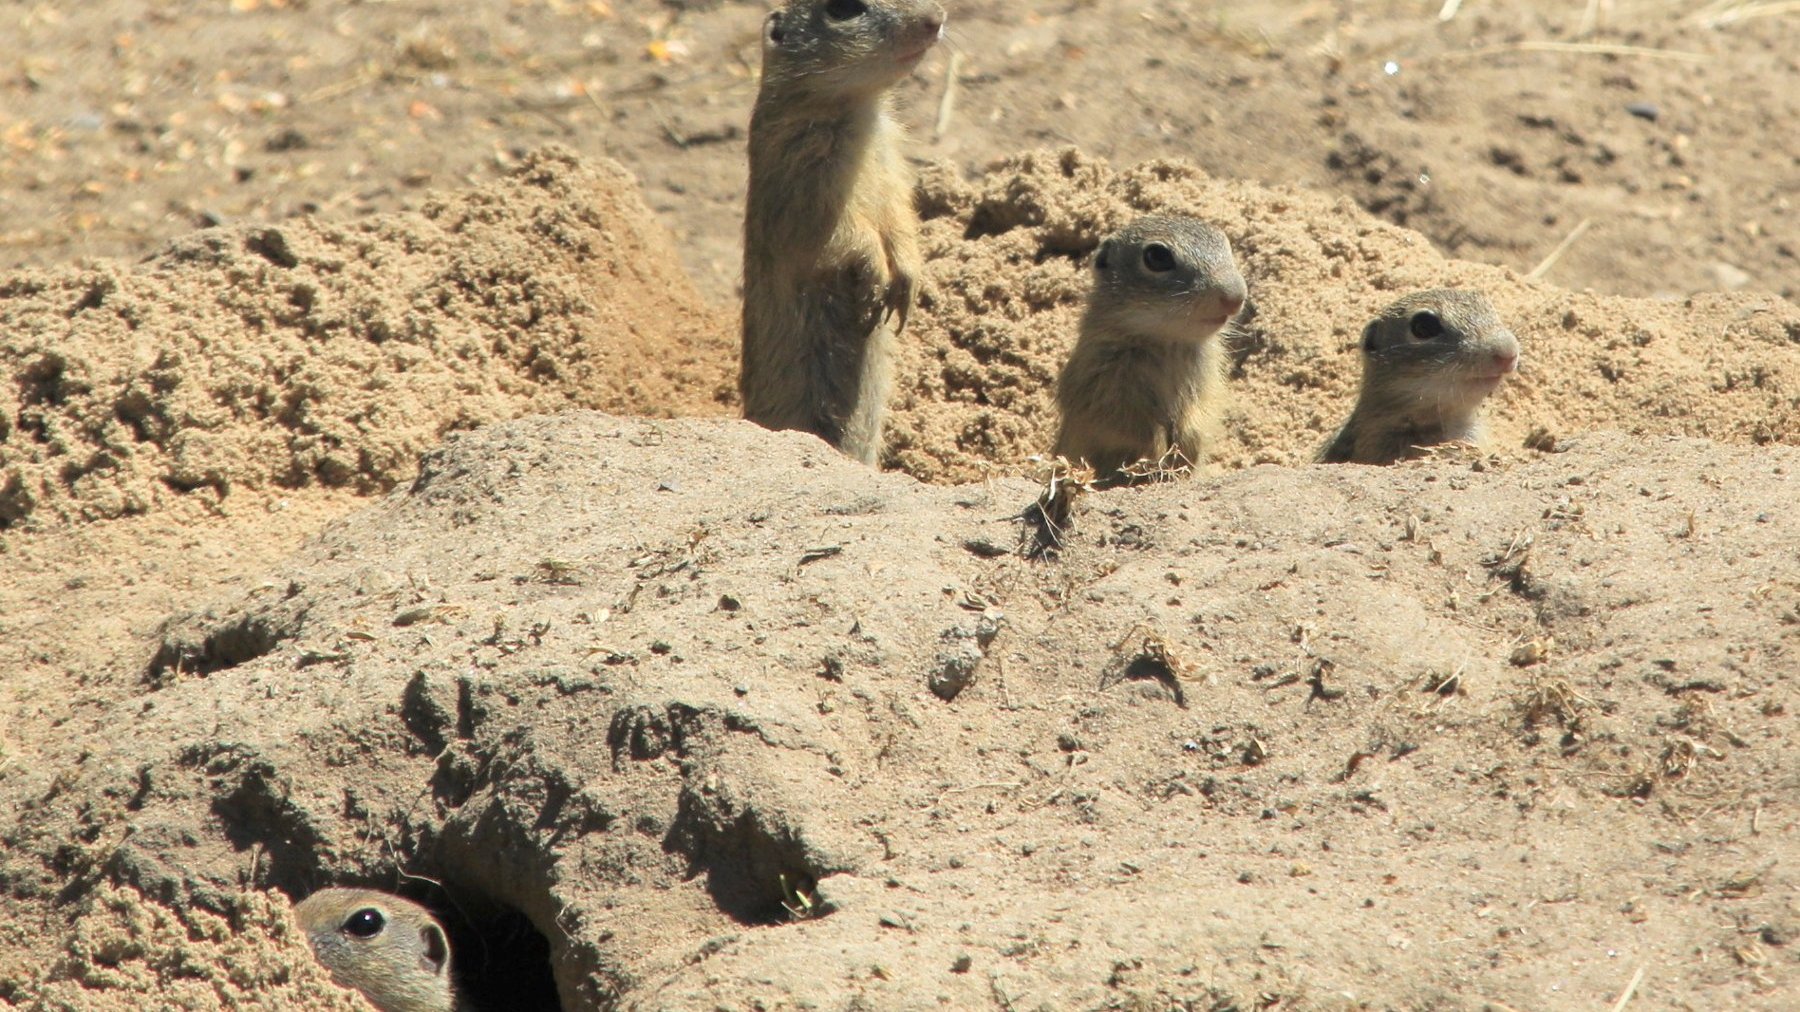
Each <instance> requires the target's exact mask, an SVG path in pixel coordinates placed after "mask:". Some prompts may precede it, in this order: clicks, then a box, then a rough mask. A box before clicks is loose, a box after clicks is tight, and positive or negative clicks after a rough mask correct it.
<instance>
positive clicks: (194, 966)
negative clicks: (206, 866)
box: [0, 885, 370, 1012]
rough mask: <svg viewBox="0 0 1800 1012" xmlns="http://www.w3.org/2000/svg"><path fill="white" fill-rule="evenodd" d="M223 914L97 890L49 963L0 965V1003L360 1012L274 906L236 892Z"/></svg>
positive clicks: (362, 1006)
mask: <svg viewBox="0 0 1800 1012" xmlns="http://www.w3.org/2000/svg"><path fill="white" fill-rule="evenodd" d="M226 906H227V909H225V910H224V911H222V912H217V913H215V912H212V911H208V910H204V909H200V908H198V907H187V908H179V909H173V908H170V907H168V906H166V905H164V904H162V903H159V902H157V901H155V900H153V899H150V898H148V897H146V896H144V895H143V894H142V893H140V892H139V891H138V890H136V889H133V888H131V887H129V886H126V887H119V886H110V885H102V886H99V887H97V888H95V889H94V890H93V891H91V892H90V893H88V895H87V896H85V897H84V898H83V899H82V900H81V901H80V903H79V905H78V907H77V910H76V912H75V913H74V915H73V918H72V924H71V926H70V927H69V929H68V936H67V937H68V944H67V946H66V947H65V948H64V949H63V951H62V952H61V953H60V954H59V955H57V956H56V957H54V958H53V959H51V960H48V961H46V962H40V963H38V964H36V965H6V964H0V1000H4V1001H6V1002H8V1003H9V1004H10V1003H12V1001H13V999H16V998H22V997H29V998H30V999H31V1002H30V1004H29V1007H31V1008H36V1009H71V1010H73V1009H81V1010H83V1012H129V1010H132V1009H143V1008H149V1007H152V1006H154V1007H156V1008H167V1009H212V1008H244V1007H256V1008H282V1007H287V1008H305V1009H318V1010H320V1012H370V1006H369V1004H368V1003H367V1002H365V1001H364V1000H363V999H362V998H361V996H359V995H357V994H356V993H355V992H352V991H347V990H345V989H344V988H341V987H338V986H337V985H336V984H334V983H333V982H332V980H331V977H330V975H329V974H328V973H326V971H325V969H324V968H323V967H322V966H320V965H319V964H318V962H317V961H316V960H314V959H313V954H312V950H311V949H310V948H309V947H308V946H307V943H306V938H305V936H304V935H302V934H301V932H300V929H299V926H298V925H296V924H295V923H294V918H293V913H292V908H291V907H290V906H289V905H288V903H287V902H286V901H285V900H284V899H282V898H281V897H279V896H278V895H275V894H270V893H262V892H240V893H237V894H235V895H233V896H232V897H231V898H230V901H229V902H228V903H227V905H226Z"/></svg>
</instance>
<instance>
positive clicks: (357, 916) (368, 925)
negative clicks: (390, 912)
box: [344, 907, 387, 938]
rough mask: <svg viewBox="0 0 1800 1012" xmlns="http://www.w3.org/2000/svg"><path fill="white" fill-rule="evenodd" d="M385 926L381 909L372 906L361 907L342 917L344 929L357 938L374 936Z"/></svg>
mask: <svg viewBox="0 0 1800 1012" xmlns="http://www.w3.org/2000/svg"><path fill="white" fill-rule="evenodd" d="M386 926H387V918H385V917H383V916H381V911H379V910H377V909H375V908H374V907H363V908H362V909H361V910H358V911H357V912H356V913H353V914H351V915H350V916H349V917H346V918H344V931H345V932H346V933H348V934H352V935H355V936H356V937H358V938H374V937H375V936H376V935H379V934H381V929H382V928H384V927H386Z"/></svg>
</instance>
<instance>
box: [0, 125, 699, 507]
mask: <svg viewBox="0 0 1800 1012" xmlns="http://www.w3.org/2000/svg"><path fill="white" fill-rule="evenodd" d="M731 341H732V339H731V334H730V328H729V325H728V324H727V322H726V319H725V317H724V316H723V314H721V313H719V312H718V311H716V310H715V309H714V308H712V307H710V306H708V305H706V304H705V303H704V302H703V301H702V300H701V298H700V297H699V296H698V294H697V293H696V292H695V290H694V288H693V285H692V284H691V283H690V282H689V281H688V279H687V278H686V276H685V275H684V274H683V273H682V271H681V268H680V264H679V261H678V259H677V258H676V257H675V255H674V252H673V250H672V249H671V247H670V245H669V242H668V240H667V238H666V236H665V235H664V234H663V233H662V231H661V228H660V226H658V225H657V224H656V223H655V221H654V219H653V217H652V215H651V213H650V211H649V210H648V209H647V208H646V207H645V206H644V204H643V201H642V198H641V197H640V196H639V192H638V187H637V183H636V181H635V180H634V179H632V178H631V177H630V175H629V174H627V173H626V172H625V171H624V170H623V169H620V168H619V167H618V166H617V165H615V164H613V163H611V162H596V163H592V164H583V163H579V162H578V161H577V160H576V159H575V158H574V156H573V155H572V154H570V153H569V152H567V151H566V150H562V149H555V148H552V149H546V150H545V151H542V152H539V153H537V154H534V155H532V156H530V157H528V158H526V159H525V161H524V162H523V163H522V165H521V166H520V168H519V169H518V170H517V171H516V172H515V173H513V174H512V175H511V176H510V177H509V178H507V179H505V180H503V181H500V182H497V183H493V184H489V185H487V186H484V187H481V188H478V189H475V190H470V191H464V192H460V193H453V194H445V195H440V196H438V197H436V198H434V199H432V200H430V201H428V202H427V203H426V204H425V206H424V207H423V208H422V209H421V210H420V211H419V212H418V213H399V214H390V215H385V216H378V217H371V218H366V219H363V220H360V221H357V222H353V223H348V224H335V225H334V224H324V223H321V222H317V221H312V220H298V221H291V222H286V223H283V224H280V225H263V226H246V227H238V228H216V229H210V230H207V231H203V232H198V233H195V234H193V235H190V236H188V237H186V238H183V239H180V240H177V241H175V242H173V243H170V244H169V245H168V246H166V247H164V248H163V249H162V250H161V251H160V252H158V253H157V254H155V255H154V256H152V257H150V258H149V259H148V260H146V261H145V262H143V263H140V264H137V265H131V266H126V265H120V264H112V263H101V264H95V265H91V266H77V267H66V268H58V269H54V270H46V271H27V272H22V273H17V274H13V275H10V276H8V277H5V278H0V528H4V527H11V526H15V525H21V524H25V525H43V524H47V523H57V522H67V521H79V520H96V519H107V518H114V517H119V516H125V515H130V514H139V513H144V512H146V511H149V510H153V509H156V508H157V507H158V506H159V505H161V504H166V503H167V502H168V501H169V500H170V498H171V497H175V496H192V495H201V496H206V497H211V498H213V499H223V498H224V497H226V496H228V495H230V494H232V493H233V492H234V491H237V490H240V489H259V488H282V489H295V488H303V487H306V486H311V485H319V486H327V487H341V488H347V489H351V490H354V491H357V492H370V491H376V490H381V489H385V488H389V487H392V486H393V485H394V484H395V483H396V482H398V481H401V480H403V479H405V478H407V477H408V476H410V475H411V474H412V471H413V468H414V466H415V464H416V458H417V456H418V454H419V453H420V452H422V451H423V450H425V449H426V448H427V447H429V446H431V445H433V444H434V443H436V442H437V441H438V439H440V438H441V437H442V435H443V434H444V433H445V432H446V431H448V430H452V429H462V428H469V427H472V426H475V425H479V424H482V423H484V422H490V421H493V420H496V419H500V418H508V417H513V416H516V415H519V414H522V413H525V412H528V411H542V410H554V409H557V408H563V407H570V406H591V407H603V408H607V409H610V410H616V411H624V412H630V413H635V414H648V415H672V414H687V415H692V414H709V413H718V412H721V411H723V410H724V407H723V405H722V403H721V401H722V399H726V400H728V399H729V397H730V396H731V391H730V378H731V372H730V371H731V367H732V361H733V355H732V352H731Z"/></svg>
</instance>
